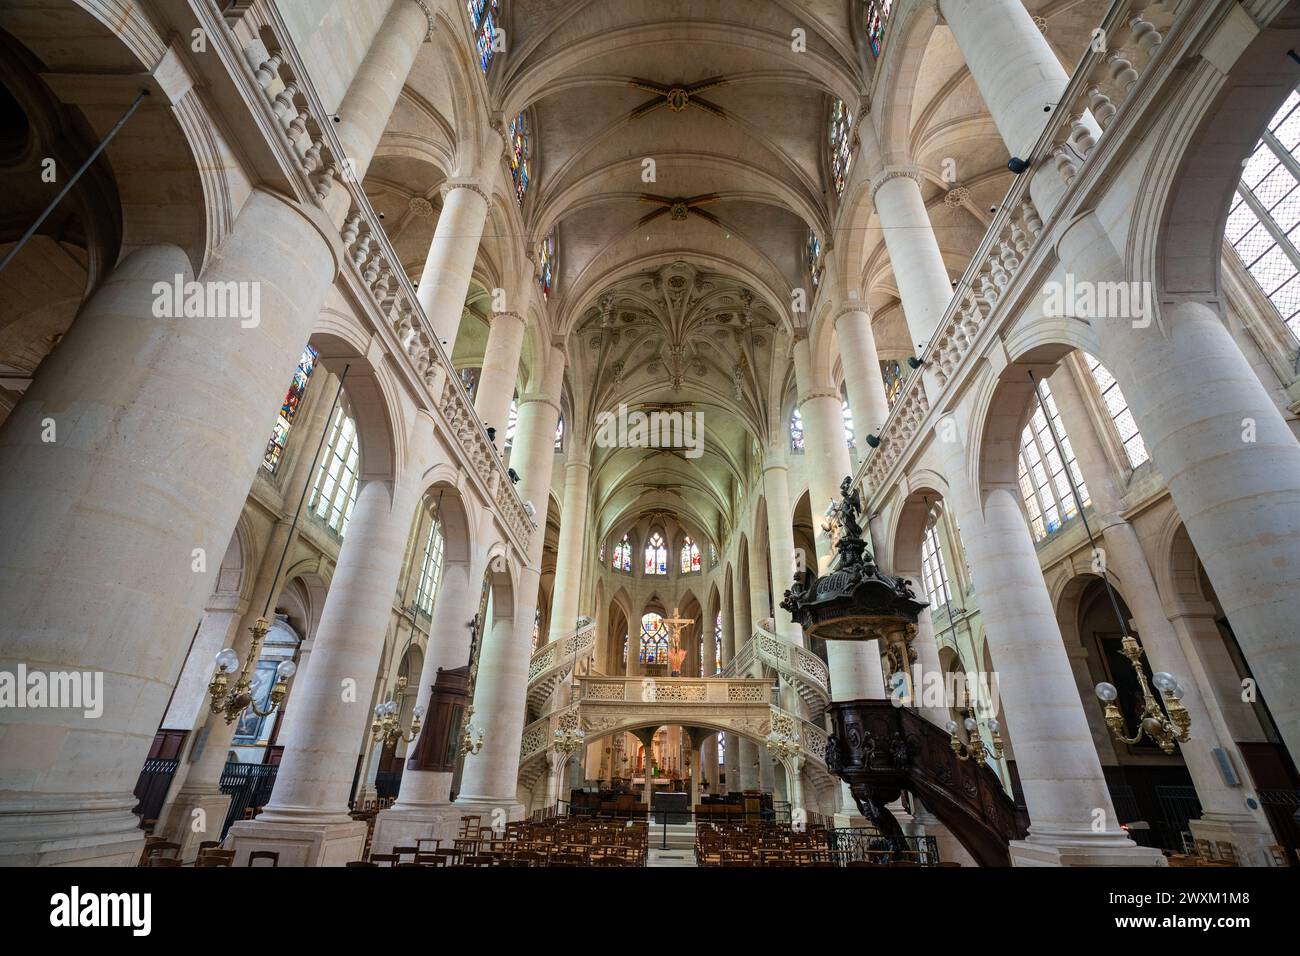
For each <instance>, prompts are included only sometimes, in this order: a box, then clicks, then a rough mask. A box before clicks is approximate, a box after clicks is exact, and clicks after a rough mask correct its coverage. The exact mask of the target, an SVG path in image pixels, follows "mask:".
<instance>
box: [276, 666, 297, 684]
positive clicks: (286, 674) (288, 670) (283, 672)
mask: <svg viewBox="0 0 1300 956" xmlns="http://www.w3.org/2000/svg"><path fill="white" fill-rule="evenodd" d="M296 673H298V665H297V664H295V663H294V662H293V661H280V664H279V666H278V667H276V669H275V676H276V677H278V678H279V679H280V680H288V679H289V678H290V677H292V676H293V675H294V674H296Z"/></svg>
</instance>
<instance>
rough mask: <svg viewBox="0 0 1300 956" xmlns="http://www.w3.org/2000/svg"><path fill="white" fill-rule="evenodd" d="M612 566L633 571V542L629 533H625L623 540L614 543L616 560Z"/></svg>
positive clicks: (627, 571) (615, 568) (625, 570)
mask: <svg viewBox="0 0 1300 956" xmlns="http://www.w3.org/2000/svg"><path fill="white" fill-rule="evenodd" d="M611 566H612V567H613V568H614V570H615V571H623V572H625V573H627V574H631V573H632V542H631V541H629V540H628V537H627V535H623V540H622V541H620V542H619V543H618V544H616V545H614V560H613V562H612V565H611Z"/></svg>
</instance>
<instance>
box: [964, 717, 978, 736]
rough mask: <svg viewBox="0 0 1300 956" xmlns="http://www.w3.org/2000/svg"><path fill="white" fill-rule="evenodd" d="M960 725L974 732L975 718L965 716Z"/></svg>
mask: <svg viewBox="0 0 1300 956" xmlns="http://www.w3.org/2000/svg"><path fill="white" fill-rule="evenodd" d="M962 726H964V727H965V728H966V730H967V731H969V732H970V733H974V732H975V718H974V717H967V718H966V719H965V720H963V721H962Z"/></svg>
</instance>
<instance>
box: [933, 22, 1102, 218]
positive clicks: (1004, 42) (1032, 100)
mask: <svg viewBox="0 0 1300 956" xmlns="http://www.w3.org/2000/svg"><path fill="white" fill-rule="evenodd" d="M939 12H940V13H941V14H942V15H943V18H944V21H945V22H946V23H947V24H948V28H949V29H950V30H952V35H953V39H955V40H956V41H957V47H958V49H960V50H961V54H962V57H963V59H965V61H966V66H967V67H969V68H970V72H971V76H972V77H973V78H974V80H975V85H976V86H977V87H978V88H979V91H980V95H981V96H982V97H983V98H984V104H985V105H986V106H987V107H988V109H989V113H990V114H991V115H992V117H993V122H994V124H995V125H996V126H997V128H998V132H999V133H1000V134H1001V136H1002V142H1003V143H1004V144H1005V145H1006V147H1007V152H1008V153H1009V154H1010V155H1012V156H1018V157H1020V158H1021V159H1025V160H1028V159H1029V158H1030V156H1029V154H1030V151H1031V150H1032V149H1033V148H1034V144H1035V143H1036V142H1037V141H1038V137H1039V136H1040V135H1041V134H1042V132H1043V129H1044V127H1046V125H1047V121H1048V120H1049V119H1050V118H1051V115H1052V111H1051V110H1050V109H1046V107H1049V106H1050V107H1055V106H1056V104H1057V103H1059V102H1060V100H1061V98H1062V97H1063V96H1064V95H1065V89H1066V87H1067V86H1068V85H1069V82H1070V77H1069V74H1067V73H1066V72H1065V68H1064V67H1063V66H1061V61H1060V60H1059V59H1057V56H1056V53H1055V52H1053V50H1052V47H1051V44H1049V43H1048V42H1047V38H1046V37H1045V36H1043V31H1041V30H1040V29H1038V25H1037V24H1035V23H1034V19H1033V17H1032V16H1031V15H1030V13H1029V11H1028V10H1027V9H1025V5H1024V4H1023V3H1022V2H1020V0H939ZM1083 122H1084V123H1085V124H1086V125H1087V126H1088V127H1089V129H1090V130H1091V132H1092V135H1093V136H1094V137H1096V136H1099V135H1100V132H1101V130H1100V127H1098V126H1097V124H1096V123H1095V122H1094V121H1093V120H1092V117H1091V116H1090V115H1086V116H1085V117H1084V120H1083ZM1034 158H1035V159H1036V160H1038V161H1042V160H1044V159H1047V158H1048V157H1044V156H1038V157H1034ZM1044 173H1045V174H1044V175H1036V176H1035V177H1034V182H1033V184H1032V187H1031V190H1030V192H1031V193H1032V194H1033V199H1034V205H1035V206H1036V207H1037V208H1038V212H1039V214H1040V215H1041V216H1042V217H1043V218H1044V219H1046V218H1047V216H1048V214H1049V212H1050V211H1051V210H1052V208H1053V207H1054V206H1055V203H1056V197H1058V196H1059V195H1060V194H1061V193H1062V191H1063V189H1062V186H1061V182H1060V178H1059V177H1058V176H1056V174H1055V170H1054V169H1053V168H1052V167H1051V164H1050V163H1049V164H1048V166H1047V167H1046V169H1045V170H1044Z"/></svg>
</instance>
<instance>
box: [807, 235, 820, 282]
mask: <svg viewBox="0 0 1300 956" xmlns="http://www.w3.org/2000/svg"><path fill="white" fill-rule="evenodd" d="M807 252H808V274H809V275H810V276H812V284H813V285H814V286H816V285H817V283H819V282H821V281H822V241H821V240H820V239H818V238H817V233H816V232H814V231H813V230H811V229H809V230H808V250H807Z"/></svg>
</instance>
